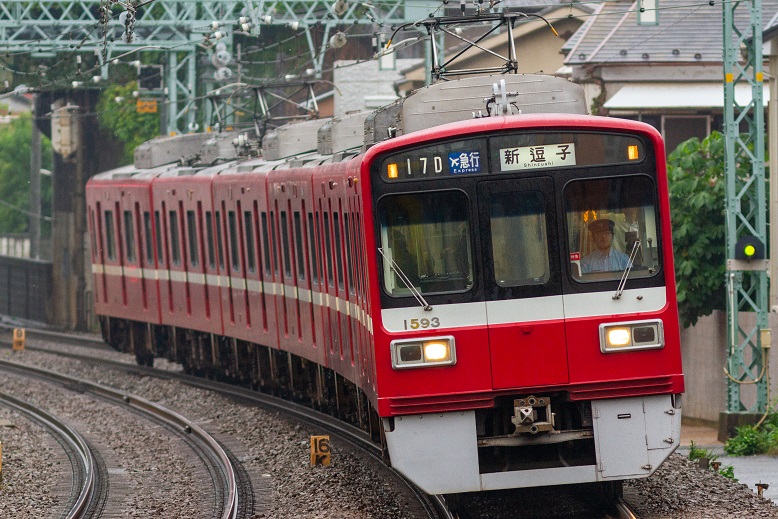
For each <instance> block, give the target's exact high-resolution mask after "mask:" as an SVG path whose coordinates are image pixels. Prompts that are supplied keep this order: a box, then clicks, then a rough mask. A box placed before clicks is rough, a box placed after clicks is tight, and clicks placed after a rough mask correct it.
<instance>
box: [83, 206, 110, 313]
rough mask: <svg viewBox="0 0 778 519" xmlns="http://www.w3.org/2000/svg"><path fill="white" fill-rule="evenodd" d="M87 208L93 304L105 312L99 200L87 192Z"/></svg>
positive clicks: (103, 252) (98, 311)
mask: <svg viewBox="0 0 778 519" xmlns="http://www.w3.org/2000/svg"><path fill="white" fill-rule="evenodd" d="M87 197H88V198H87V199H88V208H89V239H90V240H91V251H92V277H93V278H94V304H95V311H96V312H97V313H100V314H103V313H105V308H104V303H105V301H106V299H107V290H106V286H105V259H104V255H105V248H104V246H103V233H102V221H101V220H100V210H99V207H100V202H97V201H95V200H93V199H92V196H91V195H90V194H89V192H88V194H87Z"/></svg>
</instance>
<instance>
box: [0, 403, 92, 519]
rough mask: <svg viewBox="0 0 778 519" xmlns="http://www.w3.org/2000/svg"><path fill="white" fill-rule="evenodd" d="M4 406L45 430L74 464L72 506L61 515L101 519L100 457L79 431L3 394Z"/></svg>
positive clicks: (83, 518)
mask: <svg viewBox="0 0 778 519" xmlns="http://www.w3.org/2000/svg"><path fill="white" fill-rule="evenodd" d="M0 404H2V405H3V406H4V407H7V408H9V409H13V410H15V411H16V412H18V413H20V414H21V415H23V416H26V417H27V418H28V419H30V420H31V421H33V422H34V423H37V424H38V425H40V426H41V427H43V428H44V429H45V430H46V431H48V433H49V434H50V435H51V436H52V437H53V438H54V439H55V440H56V441H57V443H58V444H59V445H60V446H61V447H62V449H63V450H64V451H65V454H66V455H67V457H68V459H69V460H70V465H71V473H72V477H73V482H72V485H71V488H72V491H71V496H70V499H69V500H68V504H67V505H66V506H65V510H64V511H63V513H62V514H61V517H64V518H66V519H86V518H90V517H99V512H100V510H101V509H102V508H103V505H104V503H105V491H106V489H105V486H104V485H103V483H102V482H101V481H100V473H101V472H102V471H101V470H100V467H99V464H98V454H97V453H95V452H94V451H93V450H92V448H91V447H90V446H89V444H88V443H87V442H86V440H85V439H84V438H83V436H81V435H80V434H79V433H78V432H77V431H75V430H74V429H72V428H71V427H69V426H68V425H67V424H65V423H64V422H63V421H62V420H60V419H59V418H58V417H56V416H54V415H53V414H51V413H48V412H47V411H45V410H43V409H40V408H39V407H36V406H34V405H32V404H30V403H28V402H25V401H23V400H19V399H17V398H14V397H12V396H11V395H8V394H5V393H0Z"/></svg>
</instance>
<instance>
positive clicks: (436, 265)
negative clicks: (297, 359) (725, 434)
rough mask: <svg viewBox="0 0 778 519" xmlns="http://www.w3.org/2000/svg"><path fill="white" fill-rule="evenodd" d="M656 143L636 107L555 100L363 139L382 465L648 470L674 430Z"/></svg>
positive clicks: (491, 471) (660, 154) (614, 472)
mask: <svg viewBox="0 0 778 519" xmlns="http://www.w3.org/2000/svg"><path fill="white" fill-rule="evenodd" d="M664 159H665V151H664V147H663V144H662V141H661V138H660V136H659V134H658V133H657V132H656V131H655V130H654V129H653V128H651V127H649V126H647V125H644V124H641V123H635V122H631V121H624V120H618V119H608V118H600V117H592V116H584V115H548V114H541V115H517V116H507V117H491V118H482V119H476V120H471V121H466V122H459V123H452V124H447V125H444V126H438V127H434V128H430V129H426V130H420V131H416V132H412V133H408V134H406V135H404V136H401V137H397V138H395V139H391V140H389V141H386V142H383V143H380V144H378V145H376V146H374V147H372V148H371V149H370V150H369V151H368V152H367V154H366V155H365V160H364V162H363V163H364V168H363V178H365V181H366V182H365V183H366V184H367V185H366V186H365V189H366V190H369V193H370V195H369V198H370V200H366V203H365V205H366V208H367V207H369V208H370V209H369V211H372V214H369V215H368V216H369V217H368V218H366V224H367V226H368V236H367V237H366V243H367V245H368V250H372V254H369V256H370V263H371V266H372V267H373V268H372V269H371V270H372V271H373V279H374V281H375V282H374V283H373V289H372V290H373V293H372V298H373V300H374V301H376V302H377V303H380V311H378V312H374V314H373V332H374V340H375V366H376V367H375V369H376V376H375V381H376V382H375V383H376V388H375V390H376V402H377V410H378V413H379V415H380V416H381V417H382V423H383V434H384V436H385V440H386V445H387V448H388V451H389V455H390V458H391V462H392V465H393V467H395V468H396V469H397V470H398V471H400V472H401V473H403V474H404V475H405V476H407V477H408V478H409V479H411V480H413V481H414V482H415V483H417V484H418V485H419V486H420V487H421V488H423V489H424V490H425V491H427V492H429V493H434V494H441V493H445V494H449V493H461V492H474V491H483V490H496V489H505V488H515V487H530V486H542V485H559V484H573V483H585V482H603V483H607V482H619V481H621V480H624V479H631V478H639V477H646V476H648V475H650V474H652V473H653V472H654V471H655V470H656V469H657V468H658V466H659V465H660V464H661V463H662V462H663V461H664V460H665V459H666V458H667V457H668V456H669V455H670V454H671V453H672V452H673V451H674V450H675V448H676V447H677V446H678V444H679V440H680V423H681V398H680V397H681V393H682V392H683V389H684V385H683V384H684V383H683V375H682V369H681V352H680V344H679V326H678V314H677V305H676V293H675V279H674V270H673V261H672V245H671V233H670V217H669V207H668V187H667V178H666V170H665V160H664ZM366 198H368V197H366ZM368 204H369V206H368ZM371 226H372V227H371ZM375 307H376V305H374V308H375Z"/></svg>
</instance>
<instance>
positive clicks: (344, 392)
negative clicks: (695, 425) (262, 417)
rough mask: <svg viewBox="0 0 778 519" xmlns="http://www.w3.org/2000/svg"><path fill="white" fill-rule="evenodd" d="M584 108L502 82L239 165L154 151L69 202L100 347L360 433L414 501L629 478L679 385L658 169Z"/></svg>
mask: <svg viewBox="0 0 778 519" xmlns="http://www.w3.org/2000/svg"><path fill="white" fill-rule="evenodd" d="M500 79H503V80H505V81H506V83H505V85H504V86H503V87H502V90H501V91H500V90H499V88H497V87H496V86H495V87H494V88H493V84H494V83H495V82H497V81H499V80H500ZM506 100H511V101H510V102H506ZM585 111H586V109H585V103H584V98H583V94H582V92H581V90H580V89H579V87H578V86H577V85H574V84H572V83H570V82H568V81H565V80H562V79H558V78H553V77H542V76H522V75H508V76H495V77H480V78H467V79H461V80H457V81H449V82H444V83H440V84H437V85H434V86H430V87H427V88H425V89H422V90H421V91H419V92H417V93H416V94H414V95H411V96H409V97H408V98H406V99H404V100H402V101H400V102H397V103H395V104H394V105H390V106H388V107H386V108H384V109H381V110H378V111H376V112H373V113H369V114H353V115H350V116H348V117H345V118H342V119H335V120H320V121H306V122H304V123H299V124H291V125H287V126H284V127H281V128H279V129H278V130H277V131H275V132H272V133H270V134H268V135H265V136H264V138H263V140H262V153H261V155H259V156H253V157H244V158H241V157H236V158H234V159H231V160H227V161H222V162H219V161H218V160H216V161H212V160H210V159H209V158H208V157H210V155H209V153H211V151H209V150H212V149H219V146H222V147H223V145H224V142H226V141H224V139H225V138H226V137H224V136H218V135H217V136H209V135H205V136H201V135H196V136H183V137H178V138H169V137H168V138H161V139H158V140H155V141H152V142H150V143H148V144H147V145H145V146H144V147H143V148H142V149H139V151H138V154H137V155H136V158H137V159H138V160H136V166H130V167H124V168H119V169H117V170H114V171H110V172H107V173H103V174H100V175H97V176H95V177H94V178H92V179H91V180H90V181H89V184H88V186H87V201H88V218H89V226H90V232H91V241H92V244H93V246H92V264H93V272H94V283H95V291H94V293H95V300H94V304H95V309H96V312H97V313H98V314H99V315H100V316H101V317H100V320H101V324H102V328H103V333H104V336H105V338H106V340H107V341H108V342H109V343H110V344H112V345H113V346H115V347H116V348H118V349H120V350H124V351H130V352H134V353H135V354H136V356H137V358H138V361H139V362H141V363H151V362H152V360H153V357H154V356H167V357H169V358H171V359H174V360H177V361H180V362H182V363H183V364H184V366H185V368H186V369H187V370H188V371H190V372H194V373H201V374H205V375H208V376H211V377H226V378H230V379H235V380H239V381H241V382H243V383H248V384H252V385H254V386H256V387H258V388H261V389H262V390H266V391H274V392H278V393H283V394H286V395H288V396H289V397H290V398H297V399H306V400H308V401H310V402H312V403H313V405H315V406H317V407H320V408H323V409H329V410H332V411H333V412H336V413H339V414H340V415H342V416H344V417H346V418H348V419H351V420H352V421H354V422H357V423H360V424H362V426H363V427H364V428H365V429H366V430H369V431H370V432H371V433H372V434H373V435H374V437H376V439H378V440H380V441H381V442H382V443H383V445H384V446H385V448H386V452H387V454H388V457H389V459H390V461H391V463H392V465H393V466H394V467H395V468H396V469H397V470H398V471H400V472H401V473H403V474H404V475H405V476H407V477H408V478H409V479H411V480H413V481H414V482H415V483H417V484H418V485H419V486H420V487H421V488H423V489H424V490H426V491H427V492H429V493H435V494H440V493H445V494H456V493H462V492H475V491H483V490H492V489H504V488H513V487H527V486H538V485H557V484H570V483H584V482H601V483H605V484H606V486H608V487H609V488H610V489H618V488H619V487H620V482H621V480H623V479H628V478H637V477H646V476H648V475H650V474H651V473H653V472H654V471H655V470H656V469H657V467H658V466H659V465H660V464H661V463H662V462H663V461H664V460H665V459H666V458H667V457H668V456H669V455H670V453H671V452H673V450H674V449H675V448H676V447H677V446H678V444H679V439H680V423H681V393H683V389H684V382H683V375H682V370H681V354H680V345H679V326H678V316H677V307H676V295H675V281H674V270H673V259H672V246H671V234H670V217H669V214H670V213H669V208H668V187H667V177H666V171H665V150H664V146H663V143H662V140H661V138H660V135H659V134H658V133H657V132H656V130H654V129H653V128H651V127H650V126H647V125H645V124H642V123H638V122H633V121H628V120H621V119H612V118H601V117H594V116H588V115H585ZM554 112H563V113H554ZM474 113H475V114H478V113H481V114H483V115H491V114H495V115H496V114H501V113H512V115H496V116H484V117H475V118H474V117H473V114H474ZM207 139H210V140H211V141H210V142H206V140H207ZM220 139H221V140H220ZM217 141H218V142H217ZM182 149H183V150H184V151H183V152H182V151H181V150H182ZM186 149H188V150H189V151H188V152H187V151H186ZM186 153H191V154H192V155H198V156H199V160H200V163H205V164H208V163H211V162H216V163H217V164H216V165H207V166H205V165H196V159H195V160H193V161H190V162H192V163H195V165H194V166H182V165H180V163H177V162H176V163H173V162H172V161H173V160H177V159H178V158H179V157H180V156H182V155H186ZM213 153H216V154H217V155H221V156H223V155H224V151H223V150H222V151H218V152H213ZM255 155H256V154H255Z"/></svg>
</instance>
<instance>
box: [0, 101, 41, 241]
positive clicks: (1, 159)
mask: <svg viewBox="0 0 778 519" xmlns="http://www.w3.org/2000/svg"><path fill="white" fill-rule="evenodd" d="M31 135H32V118H31V116H30V114H23V115H21V116H20V117H19V118H18V119H14V120H13V121H12V122H11V123H9V124H2V125H0V233H23V232H26V231H27V229H28V223H29V215H28V211H29V210H30V155H31V147H30V141H31ZM41 147H42V152H41V153H42V157H41V160H42V167H43V168H44V169H51V142H50V141H49V140H48V139H47V138H46V137H44V136H41ZM41 206H42V207H41V212H42V214H44V215H51V182H50V180H49V179H48V177H41ZM46 230H47V227H46V226H45V225H42V226H41V231H42V232H43V233H44V234H45V233H46Z"/></svg>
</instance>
